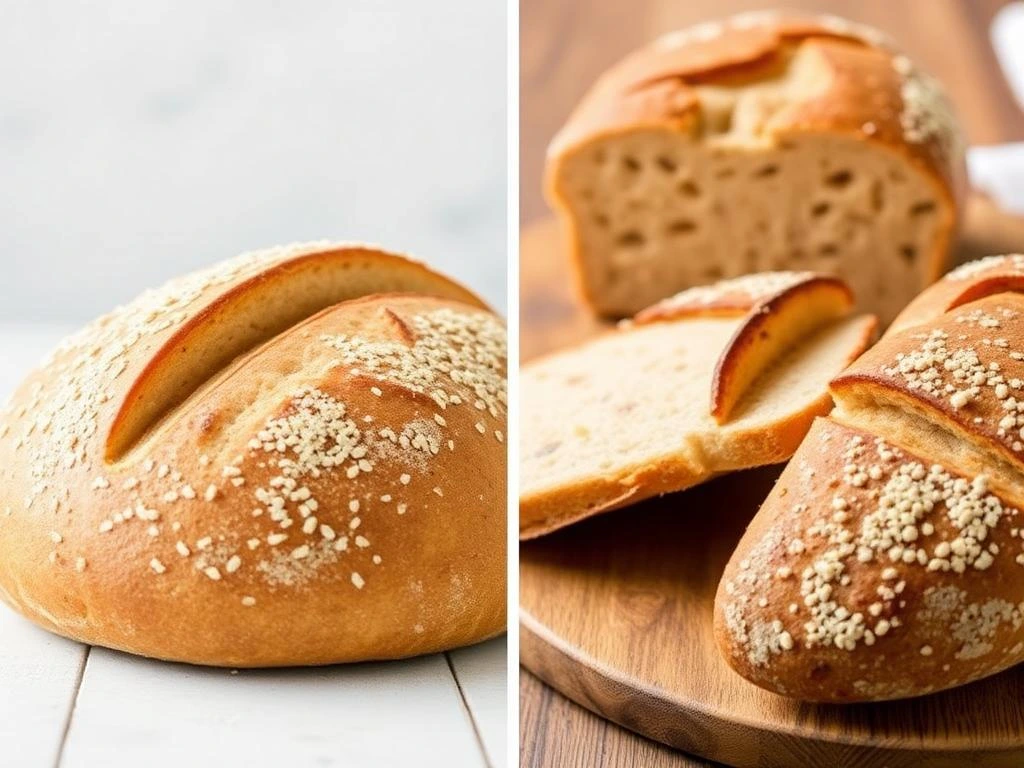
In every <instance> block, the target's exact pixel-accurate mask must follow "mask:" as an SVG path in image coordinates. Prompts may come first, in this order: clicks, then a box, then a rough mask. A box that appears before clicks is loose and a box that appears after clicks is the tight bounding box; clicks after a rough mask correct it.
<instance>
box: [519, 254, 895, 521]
mask: <svg viewBox="0 0 1024 768" xmlns="http://www.w3.org/2000/svg"><path fill="white" fill-rule="evenodd" d="M852 304H853V299H852V294H851V293H850V291H849V289H848V288H847V287H846V286H845V285H844V284H843V283H841V282H840V281H838V280H836V279H835V278H829V277H822V276H820V275H814V274H812V273H806V272H804V273H792V272H790V273H769V274H763V275H754V276H750V277H746V278H739V279H736V280H731V281H724V282H722V283H719V284H717V285H715V286H711V287H708V288H695V289H691V290H689V291H685V292H683V293H682V294H679V295H678V296H676V297H673V298H672V299H668V300H666V301H664V302H662V303H660V304H658V305H656V306H654V307H651V308H650V309H648V310H646V311H645V312H643V313H641V314H639V315H638V316H637V317H636V319H635V320H634V321H633V322H631V323H628V324H623V325H622V326H621V327H620V328H619V329H617V330H615V331H611V332H609V333H607V334H605V335H603V336H600V337H597V338H595V339H593V340H592V341H590V342H588V343H585V344H583V345H581V346H579V347H576V348H573V349H569V350H566V351H564V352H560V353H556V354H553V355H550V356H548V357H546V358H542V359H540V360H539V361H537V362H533V363H530V364H528V365H526V366H525V367H524V368H523V370H522V377H521V386H522V396H521V397H522V415H521V419H522V421H521V424H522V430H521V432H522V437H521V440H522V442H521V451H520V455H521V458H520V479H521V486H520V534H521V536H522V537H524V538H529V537H533V536H538V535H541V534H544V533H547V532H549V531H552V530H555V529H556V528H560V527H562V526H565V525H568V524H569V523H572V522H574V521H575V520H578V519H581V518H584V517H588V516H590V515H594V514H597V513H599V512H603V511H607V510H611V509H615V508H618V507H622V506H625V505H626V504H630V503H634V502H637V501H640V500H641V499H644V498H648V497H650V496H654V495H657V494H660V493H666V492H669V491H676V490H681V489H683V488H687V487H690V486H693V485H696V484H697V483H700V482H703V481H704V480H707V479H709V478H710V477H712V476H713V475H716V474H719V473H721V472H726V471H731V470H736V469H741V468H745V467H753V466H759V465H763V464H771V463H773V462H777V461H783V460H785V459H787V458H788V457H789V456H790V455H791V454H792V452H793V451H794V450H795V449H796V446H797V445H798V444H799V442H800V440H801V439H802V438H803V436H804V434H806V432H807V429H808V428H809V426H810V422H811V420H812V419H813V418H814V416H816V415H821V414H825V413H827V412H828V411H829V410H830V408H831V400H830V399H829V397H828V394H827V383H828V380H829V379H830V378H831V377H832V376H834V375H835V374H836V373H838V372H839V371H840V370H842V368H843V367H844V366H845V365H847V364H848V363H849V362H850V361H851V360H853V359H854V358H855V357H856V356H857V355H858V354H860V353H861V352H862V351H863V350H864V349H865V348H866V346H867V345H868V343H870V341H871V339H872V338H873V334H874V331H875V326H876V321H875V318H873V317H871V316H859V317H850V316H849V312H850V310H851V308H852Z"/></svg>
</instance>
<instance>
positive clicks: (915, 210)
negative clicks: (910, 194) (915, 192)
mask: <svg viewBox="0 0 1024 768" xmlns="http://www.w3.org/2000/svg"><path fill="white" fill-rule="evenodd" d="M934 210H935V202H934V201H932V200H922V201H921V202H920V203H914V205H912V206H911V207H910V215H911V216H926V215H927V214H929V213H932V212H933V211H934Z"/></svg>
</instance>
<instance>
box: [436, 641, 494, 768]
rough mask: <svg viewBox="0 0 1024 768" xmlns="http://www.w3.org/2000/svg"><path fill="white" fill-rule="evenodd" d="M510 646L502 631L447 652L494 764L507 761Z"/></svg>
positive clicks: (491, 761)
mask: <svg viewBox="0 0 1024 768" xmlns="http://www.w3.org/2000/svg"><path fill="white" fill-rule="evenodd" d="M507 649H508V646H507V643H506V639H505V636H504V635H502V636H501V637H497V638H495V639H494V640H488V641H487V642H486V643H479V644H477V645H472V646H470V647H469V648H460V649H459V650H457V651H452V652H451V653H449V654H448V656H449V658H450V659H451V661H452V668H453V669H454V670H455V677H456V680H457V681H458V683H459V687H460V688H461V690H462V695H463V697H464V698H465V700H466V706H467V707H468V708H469V711H470V714H471V715H472V717H473V721H474V723H475V724H476V729H477V732H478V733H479V735H480V739H481V741H483V744H484V749H485V751H486V752H487V758H488V761H489V762H490V765H491V766H492V768H503V766H505V765H506V763H507V755H506V749H507V746H506V745H507V743H508V742H507V739H508V734H507V730H508V723H507V718H506V713H507V711H508V705H507V694H506V690H507V686H508V659H507V652H508V651H507Z"/></svg>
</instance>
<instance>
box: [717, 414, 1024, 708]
mask: <svg viewBox="0 0 1024 768" xmlns="http://www.w3.org/2000/svg"><path fill="white" fill-rule="evenodd" d="M910 498H913V499H914V500H915V501H914V503H917V504H921V503H922V502H924V501H926V500H928V501H929V502H930V505H929V507H928V509H927V510H924V509H921V508H919V507H914V506H913V504H911V505H910V506H908V507H907V509H906V510H905V511H904V510H903V509H902V507H901V505H902V504H903V503H904V500H909V499H910ZM932 504H933V505H934V506H931V505H932ZM1019 509H1020V499H1017V500H1008V499H1005V498H1003V497H1000V496H998V495H995V494H993V493H991V492H989V490H988V489H987V487H986V486H985V483H984V481H980V482H979V481H977V480H973V479H972V478H970V477H963V476H961V475H958V474H957V473H955V472H951V471H949V470H946V469H945V468H943V467H939V466H935V465H933V464H932V461H931V460H930V459H929V458H927V457H921V456H917V455H915V454H913V453H910V452H908V451H906V450H903V449H900V448H897V447H895V446H893V445H892V444H891V443H890V442H888V441H885V440H882V439H881V438H878V437H877V436H876V435H873V434H869V433H866V432H862V431H860V430H857V429H854V428H851V427H847V426H843V425H841V424H838V423H836V422H835V421H832V420H828V419H819V420H818V421H817V422H815V425H814V426H813V427H812V429H811V431H810V433H809V434H808V436H807V439H806V440H805V441H804V443H803V445H802V446H801V448H800V450H799V451H798V452H797V454H796V456H794V458H793V459H792V461H790V463H789V465H788V466H787V467H786V469H785V470H784V471H783V474H782V476H781V477H780V478H779V481H778V482H777V484H776V486H775V488H774V489H773V491H772V493H771V495H769V497H768V499H767V500H766V501H765V504H764V506H763V507H762V508H761V511H760V512H758V514H757V516H756V517H755V518H754V520H753V522H752V523H751V525H750V527H749V528H748V529H747V532H746V533H745V534H744V536H743V538H742V540H741V541H740V543H739V545H738V546H737V549H736V555H734V556H733V558H732V559H731V560H730V562H729V564H728V565H727V567H726V570H725V572H724V574H723V576H722V581H721V583H720V585H719V589H718V595H717V596H716V600H715V635H716V639H717V641H718V643H719V647H720V648H721V649H722V652H723V655H724V656H725V658H726V660H727V661H728V662H729V664H730V665H731V666H732V667H733V668H734V669H735V670H736V671H737V672H739V673H740V674H741V675H743V676H744V677H746V678H747V679H748V680H750V681H752V682H754V683H756V684H757V685H760V686H761V687H763V688H767V689H768V690H771V691H774V692H776V693H780V694H782V695H785V696H792V697H794V698H799V699H803V700H807V701H823V702H834V703H847V702H855V701H877V700H885V699H895V698H905V697H909V696H919V695H922V694H925V693H931V692H934V691H938V690H942V689H945V688H951V687H954V686H957V685H962V684H964V683H967V682H970V681H972V680H976V679H978V678H980V677H984V676H986V675H990V674H994V673H995V672H998V671H1000V670H1001V669H1005V668H1007V667H1009V666H1011V665H1013V664H1016V663H1018V662H1019V661H1021V657H1022V649H1024V579H1022V578H1021V570H1022V566H1021V565H1020V564H1019V563H1018V562H1017V561H1016V560H1015V558H1017V557H1018V556H1019V555H1020V553H1021V552H1022V543H1024V542H1022V541H1021V538H1020V531H1021V530H1022V529H1021V528H1020V525H1021V517H1020V513H1019V511H1018V510H1019ZM905 515H906V516H907V517H906V519H903V518H904V516H905ZM982 530H983V531H984V532H985V533H984V534H979V531H982ZM979 536H983V538H982V539H979ZM904 539H906V540H904ZM993 551H994V552H995V553H996V554H993ZM918 552H922V553H924V554H923V556H919V555H918ZM904 553H910V556H911V559H909V561H907V560H905V559H904V557H905V556H904ZM958 553H959V554H958ZM893 555H896V556H895V557H893ZM933 562H934V563H935V565H934V566H933V565H932V563H933Z"/></svg>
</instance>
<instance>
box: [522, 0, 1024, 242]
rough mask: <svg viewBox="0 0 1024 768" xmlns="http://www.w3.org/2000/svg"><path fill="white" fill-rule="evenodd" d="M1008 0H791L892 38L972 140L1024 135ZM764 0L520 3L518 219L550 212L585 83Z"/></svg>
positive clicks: (793, 5)
mask: <svg viewBox="0 0 1024 768" xmlns="http://www.w3.org/2000/svg"><path fill="white" fill-rule="evenodd" d="M1004 4H1005V2H1003V1H1002V0H928V2H920V1H919V2H892V0H787V2H785V3H781V5H783V6H785V7H787V8H795V9H805V10H810V11H816V12H827V13H834V14H838V15H840V16H846V17H848V18H851V19H855V20H858V21H862V22H865V23H868V24H872V25H874V26H876V27H878V28H880V29H883V30H885V31H887V32H889V33H890V34H891V35H892V36H893V37H894V38H895V39H896V40H898V41H899V42H900V44H901V46H902V47H903V48H904V49H905V50H906V51H907V52H908V53H909V54H910V55H911V57H913V58H914V59H915V60H916V61H917V62H918V63H919V64H920V65H921V66H922V67H924V68H925V69H927V70H928V71H930V72H932V73H933V74H935V75H936V76H937V77H938V78H939V79H940V80H942V82H944V83H945V84H946V86H947V88H948V89H949V92H950V95H951V97H952V99H953V102H954V103H955V104H956V106H957V110H958V112H959V114H960V116H961V120H962V122H963V124H964V127H965V129H966V131H967V134H968V138H969V140H970V143H972V144H994V143H998V142H1005V141H1017V140H1020V139H1022V138H1024V113H1022V112H1021V111H1020V110H1019V109H1018V108H1017V106H1016V102H1015V101H1014V99H1013V96H1012V94H1011V92H1010V90H1009V87H1008V86H1007V84H1006V82H1005V79H1004V78H1003V76H1002V72H1001V70H1000V69H999V64H998V62H997V61H996V58H995V55H994V54H993V52H992V49H991V46H990V45H989V42H988V27H989V24H990V22H991V20H992V17H993V16H995V13H996V11H998V9H999V8H1000V7H1001V6H1002V5H1004ZM764 7H765V5H764V3H760V2H757V1H756V0H714V2H712V0H690V1H689V2H678V1H677V0H631V1H630V2H619V1H618V0H586V1H585V2H584V0H522V3H521V21H520V30H521V32H520V39H521V43H520V53H519V57H520V78H519V83H520V94H519V97H520V127H519V134H520V220H521V221H522V222H524V223H525V222H532V221H534V220H535V219H537V218H538V217H539V216H540V215H542V214H543V213H544V211H545V210H546V207H545V205H544V202H543V199H542V196H541V192H540V189H541V172H542V169H543V164H544V152H545V148H546V147H547V143H548V141H549V140H550V139H551V137H552V136H553V135H554V133H555V131H556V130H558V128H559V127H560V126H561V124H562V123H563V122H564V121H565V118H566V117H567V116H568V114H569V112H570V110H571V109H572V108H573V106H575V104H576V103H577V102H578V101H579V99H580V97H581V96H582V95H583V93H584V92H585V91H586V89H587V87H588V86H589V85H590V84H591V83H592V82H593V81H594V79H595V78H596V77H597V76H598V75H599V74H600V73H601V72H602V71H604V70H605V69H606V68H607V67H609V66H610V65H612V64H614V63H615V62H616V61H617V60H618V59H620V58H621V57H622V56H623V55H625V54H626V53H628V52H629V51H631V50H633V49H634V48H636V47H638V46H640V45H642V44H643V43H645V42H647V41H648V40H650V39H652V38H654V37H656V36H657V35H659V34H661V33H663V32H666V31H669V30H672V29H678V28H680V27H684V26H688V25H690V24H694V23H696V22H700V21H707V20H709V19H713V18H718V17H721V16H725V15H728V14H731V13H737V12H741V11H746V10H760V9H763V8H764Z"/></svg>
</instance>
